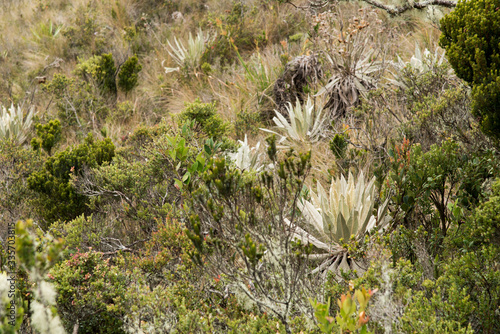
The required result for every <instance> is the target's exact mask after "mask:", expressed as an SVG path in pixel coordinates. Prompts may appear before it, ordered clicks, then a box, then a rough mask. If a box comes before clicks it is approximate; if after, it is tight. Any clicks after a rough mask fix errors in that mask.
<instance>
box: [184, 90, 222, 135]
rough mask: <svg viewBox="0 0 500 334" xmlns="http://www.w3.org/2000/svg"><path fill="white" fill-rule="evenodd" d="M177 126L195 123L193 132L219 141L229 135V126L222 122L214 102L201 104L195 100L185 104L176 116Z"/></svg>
mask: <svg viewBox="0 0 500 334" xmlns="http://www.w3.org/2000/svg"><path fill="white" fill-rule="evenodd" d="M178 120H179V125H180V126H183V125H185V124H186V123H187V122H193V121H194V122H195V125H194V131H196V132H201V133H203V134H205V135H206V136H207V137H209V138H213V139H214V140H220V139H222V138H223V137H224V136H226V135H228V134H229V131H230V125H229V124H228V123H226V122H224V121H223V120H222V118H221V117H220V116H219V114H218V113H217V108H216V107H215V102H213V103H202V102H201V101H200V100H199V99H196V100H195V101H194V102H193V103H187V104H186V108H185V109H184V110H183V111H182V112H181V113H180V114H179V116H178Z"/></svg>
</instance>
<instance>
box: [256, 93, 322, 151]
mask: <svg viewBox="0 0 500 334" xmlns="http://www.w3.org/2000/svg"><path fill="white" fill-rule="evenodd" d="M286 109H287V111H288V118H289V119H290V122H288V120H287V119H286V117H285V116H283V115H282V114H281V113H280V112H278V111H277V110H275V113H276V117H274V118H273V121H274V123H275V124H276V126H277V127H278V131H280V132H281V134H280V133H276V132H274V131H271V130H268V129H262V130H263V131H266V132H270V133H273V134H277V135H280V136H281V137H282V140H284V139H285V138H286V139H289V140H292V141H295V142H309V143H314V142H317V141H318V140H319V138H320V136H321V132H322V130H323V123H324V120H325V118H324V117H322V111H323V108H321V107H317V106H316V108H315V103H314V102H313V100H312V99H311V97H310V96H308V97H307V101H306V103H305V104H304V105H303V106H302V105H301V104H300V101H299V100H297V102H296V103H295V107H294V106H293V105H292V104H291V103H290V102H288V105H287V106H286Z"/></svg>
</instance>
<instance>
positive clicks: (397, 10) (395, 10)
mask: <svg viewBox="0 0 500 334" xmlns="http://www.w3.org/2000/svg"><path fill="white" fill-rule="evenodd" d="M361 1H364V2H366V3H368V4H370V5H372V6H373V7H377V8H380V9H383V10H385V11H386V12H387V13H389V14H390V15H392V16H395V15H401V14H403V13H404V12H406V11H408V10H412V9H424V8H426V7H428V6H441V7H446V8H454V7H455V6H456V5H457V3H456V2H455V1H451V0H428V1H422V2H410V1H408V2H407V3H406V4H404V5H403V6H388V5H384V4H383V3H380V2H378V1H375V0H361Z"/></svg>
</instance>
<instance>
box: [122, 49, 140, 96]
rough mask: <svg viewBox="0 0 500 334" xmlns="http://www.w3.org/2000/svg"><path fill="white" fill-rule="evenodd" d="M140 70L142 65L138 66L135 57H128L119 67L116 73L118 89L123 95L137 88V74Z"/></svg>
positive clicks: (137, 60)
mask: <svg viewBox="0 0 500 334" xmlns="http://www.w3.org/2000/svg"><path fill="white" fill-rule="evenodd" d="M141 70H142V65H141V64H139V59H138V58H137V56H133V57H129V58H128V59H127V60H126V61H125V63H124V64H123V65H122V66H121V68H120V72H119V73H118V87H120V88H121V89H122V90H123V91H124V92H125V93H128V92H130V91H131V90H132V89H133V88H134V87H135V86H137V79H138V75H137V74H138V73H139V72H140V71H141Z"/></svg>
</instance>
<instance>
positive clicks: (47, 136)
mask: <svg viewBox="0 0 500 334" xmlns="http://www.w3.org/2000/svg"><path fill="white" fill-rule="evenodd" d="M61 130H62V128H61V122H59V120H58V119H53V120H51V121H49V122H48V123H47V124H44V125H42V124H37V125H36V134H37V137H36V138H33V139H32V140H31V147H33V149H34V150H35V151H36V150H39V149H40V148H43V149H44V150H45V152H47V154H48V155H51V154H52V153H51V152H52V148H53V147H54V146H55V145H56V144H57V143H58V142H59V141H60V140H61Z"/></svg>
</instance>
